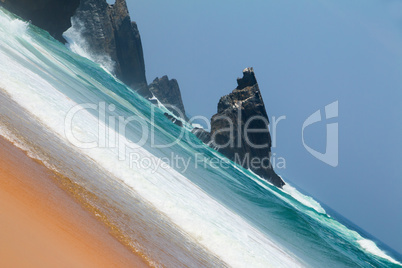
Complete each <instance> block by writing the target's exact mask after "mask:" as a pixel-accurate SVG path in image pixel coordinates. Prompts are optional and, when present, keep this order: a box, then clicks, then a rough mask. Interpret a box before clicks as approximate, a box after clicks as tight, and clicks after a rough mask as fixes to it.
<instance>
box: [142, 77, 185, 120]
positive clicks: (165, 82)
mask: <svg viewBox="0 0 402 268" xmlns="http://www.w3.org/2000/svg"><path fill="white" fill-rule="evenodd" d="M149 90H150V91H151V93H152V94H153V95H154V96H155V97H156V98H157V99H158V100H159V101H160V102H161V103H162V104H163V105H165V106H166V107H167V108H168V109H169V110H170V111H171V112H172V113H174V114H175V115H176V116H179V117H181V118H183V119H187V118H186V111H185V109H184V105H183V100H182V98H181V92H180V88H179V84H178V83H177V80H176V79H172V80H169V78H168V77H167V76H166V75H165V76H163V77H162V78H155V80H154V81H153V82H152V83H151V84H150V85H149Z"/></svg>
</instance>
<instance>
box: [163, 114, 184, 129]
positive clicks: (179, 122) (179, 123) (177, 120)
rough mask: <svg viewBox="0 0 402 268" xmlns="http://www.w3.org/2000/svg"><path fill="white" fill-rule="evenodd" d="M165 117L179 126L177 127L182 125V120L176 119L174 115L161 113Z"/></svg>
mask: <svg viewBox="0 0 402 268" xmlns="http://www.w3.org/2000/svg"><path fill="white" fill-rule="evenodd" d="M163 115H164V116H165V117H166V118H167V119H169V120H170V121H172V123H174V124H175V125H177V126H179V127H183V122H182V121H180V120H179V119H177V118H176V117H174V116H173V115H170V114H168V113H164V114H163Z"/></svg>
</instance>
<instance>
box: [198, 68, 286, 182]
mask: <svg viewBox="0 0 402 268" xmlns="http://www.w3.org/2000/svg"><path fill="white" fill-rule="evenodd" d="M237 84H238V87H237V88H236V89H235V90H233V92H232V93H230V94H229V95H226V96H224V97H222V98H221V99H220V101H219V104H218V113H217V114H215V115H214V116H213V117H212V119H211V133H210V140H209V142H208V141H207V142H208V144H209V145H210V146H211V147H213V148H216V149H217V150H218V151H219V152H221V153H222V154H223V155H225V156H226V157H228V158H229V159H231V160H233V161H235V162H237V163H238V164H240V165H242V166H243V167H245V168H248V169H250V170H252V171H254V172H255V173H256V174H258V175H259V176H261V177H263V178H265V179H266V180H268V181H269V182H271V183H272V184H274V185H275V186H277V187H280V188H281V187H282V186H283V185H285V183H284V181H283V180H282V179H281V178H280V177H279V176H278V175H277V174H276V173H275V171H274V170H273V167H272V165H271V162H270V157H271V145H272V143H271V135H270V133H269V129H268V124H269V119H268V115H267V112H266V109H265V105H264V102H263V100H262V97H261V92H260V89H259V87H258V83H257V80H256V78H255V74H254V70H253V68H247V69H245V70H244V71H243V78H239V79H237ZM245 130H247V133H246V132H245ZM194 133H195V134H196V135H197V136H199V138H200V139H202V140H203V141H204V142H206V140H205V138H206V137H209V136H208V135H206V133H205V132H203V131H200V130H195V131H194ZM258 161H260V164H257V165H255V164H253V163H256V162H258Z"/></svg>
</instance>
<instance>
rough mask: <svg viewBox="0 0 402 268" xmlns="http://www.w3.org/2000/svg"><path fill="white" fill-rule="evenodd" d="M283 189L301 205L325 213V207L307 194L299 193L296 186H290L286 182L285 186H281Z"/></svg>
mask: <svg viewBox="0 0 402 268" xmlns="http://www.w3.org/2000/svg"><path fill="white" fill-rule="evenodd" d="M283 191H284V192H285V193H287V194H289V195H290V196H292V197H293V198H294V199H296V200H297V201H299V202H300V203H302V204H303V205H305V206H307V207H310V208H312V209H314V210H315V211H317V212H319V213H321V214H326V211H325V209H324V208H323V207H321V205H320V203H318V202H317V201H315V200H314V198H312V197H311V196H307V195H304V194H302V193H300V192H299V191H298V190H297V189H296V188H294V187H293V186H291V185H290V184H289V183H286V184H285V186H283Z"/></svg>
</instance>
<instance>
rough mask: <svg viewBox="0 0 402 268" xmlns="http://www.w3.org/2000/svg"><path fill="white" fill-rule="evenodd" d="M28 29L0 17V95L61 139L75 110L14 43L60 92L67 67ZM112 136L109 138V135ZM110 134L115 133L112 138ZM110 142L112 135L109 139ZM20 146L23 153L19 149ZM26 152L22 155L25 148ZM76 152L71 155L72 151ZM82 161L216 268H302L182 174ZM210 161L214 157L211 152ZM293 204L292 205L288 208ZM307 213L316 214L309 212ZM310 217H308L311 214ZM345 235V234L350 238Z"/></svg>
mask: <svg viewBox="0 0 402 268" xmlns="http://www.w3.org/2000/svg"><path fill="white" fill-rule="evenodd" d="M26 29H27V24H26V23H22V22H20V21H18V20H12V19H9V18H7V17H5V16H4V14H2V12H0V62H1V63H2V64H0V90H5V91H6V92H7V94H9V95H10V96H11V97H12V99H13V100H14V101H16V102H17V103H18V104H19V105H21V106H22V107H24V108H25V109H26V110H27V111H29V112H31V113H32V114H34V115H35V117H36V118H37V119H38V120H39V122H40V123H41V124H43V125H44V126H46V127H47V128H48V129H49V130H50V131H52V132H53V133H54V134H55V135H58V136H59V137H60V138H62V139H63V140H66V137H65V129H64V119H65V117H66V114H67V112H68V111H69V110H70V109H71V108H72V107H74V106H75V105H76V104H77V103H76V102H74V101H73V100H72V99H70V98H69V97H68V96H67V95H64V94H63V93H61V92H60V91H58V90H57V89H56V88H55V86H54V84H50V83H49V82H48V81H46V80H45V79H44V78H43V77H42V76H40V75H38V74H37V73H36V72H40V71H42V72H43V73H46V74H47V73H48V72H51V71H52V70H49V69H48V68H47V66H44V65H43V62H41V61H40V60H39V59H38V58H37V57H36V56H35V55H33V54H32V52H30V51H29V50H28V49H27V48H26V47H24V46H23V45H20V44H19V41H18V40H19V39H21V38H24V39H26V41H29V42H28V43H29V44H31V45H33V46H34V48H35V49H36V50H37V51H39V52H40V54H41V55H43V56H44V57H46V58H48V59H49V60H50V61H52V63H54V64H56V65H57V66H58V67H59V68H60V69H61V70H63V72H64V76H63V77H64V78H63V79H67V80H66V82H65V83H64V84H63V83H60V84H59V86H62V85H66V84H68V82H69V80H68V79H75V82H77V81H78V79H79V78H78V76H77V74H76V73H74V70H75V68H74V66H70V65H69V63H68V62H63V60H62V59H61V58H59V57H58V56H57V55H53V54H51V52H49V51H47V50H46V49H45V48H43V47H41V46H40V45H38V44H35V41H34V40H30V39H29V37H28V36H27V34H26ZM7 51H13V52H14V53H15V55H18V60H16V59H15V58H13V55H11V54H10V53H8V52H7ZM26 63H30V64H33V66H35V67H36V68H37V69H36V70H30V69H28V68H27V67H26V66H27V64H26ZM79 75H80V76H82V77H84V79H85V81H90V83H93V85H95V86H96V87H97V88H98V89H99V90H100V91H104V92H106V91H108V89H106V88H104V86H103V85H101V84H100V83H99V82H97V81H95V80H93V78H91V77H90V76H89V75H87V74H85V73H80V74H79ZM85 83H87V82H82V83H81V84H79V83H77V84H75V85H76V86H77V87H78V88H75V90H76V91H77V92H80V91H81V92H84V91H85V90H86V89H85V86H86V84H85ZM109 96H111V97H113V98H115V99H116V102H118V103H119V102H120V103H124V105H125V106H126V107H127V108H128V109H131V110H132V111H136V108H135V107H133V106H131V105H130V104H129V103H127V102H124V100H121V99H119V98H118V97H117V96H115V95H113V94H109ZM74 123H75V124H74V133H75V134H76V135H77V138H80V139H82V140H92V139H94V138H95V139H96V138H97V135H98V134H99V133H98V123H99V122H98V120H97V118H96V117H95V116H94V115H92V114H90V113H89V112H87V111H83V112H81V113H80V114H79V115H77V117H76V118H75V121H74ZM111 132H113V131H112V130H111ZM0 134H3V135H4V136H8V137H9V138H10V139H12V135H11V134H12V133H11V134H10V131H9V130H7V129H6V128H5V127H0ZM115 134H116V133H115ZM116 135H117V134H116ZM20 146H22V147H24V145H23V144H20ZM25 149H26V150H28V149H27V148H25ZM77 150H78V149H77ZM79 150H80V152H82V153H84V154H86V155H87V156H88V159H91V161H94V162H96V163H98V165H99V166H100V167H101V168H103V169H104V170H106V171H109V172H111V173H113V174H114V175H115V176H116V177H118V178H120V180H121V186H123V187H125V185H127V186H129V187H128V190H130V189H131V190H134V191H136V192H137V193H139V194H140V195H141V196H142V197H143V198H144V200H146V201H147V202H150V203H151V204H152V205H153V206H154V207H156V208H158V210H159V211H160V212H161V213H163V214H164V215H166V216H168V217H169V218H170V219H171V220H172V222H174V223H175V224H176V225H177V226H179V227H180V228H181V229H182V230H183V231H184V233H186V234H187V235H189V236H190V237H191V238H192V239H193V240H195V241H197V242H198V243H199V244H200V245H202V246H203V247H205V248H207V249H208V250H210V251H211V252H214V253H216V254H217V255H218V256H219V257H220V258H221V259H222V260H223V261H225V262H226V263H228V264H229V265H230V266H234V267H250V266H252V267H299V266H302V265H303V264H302V263H301V262H300V261H299V260H298V259H297V258H296V257H294V256H293V255H292V254H291V253H289V252H288V251H287V250H286V249H284V248H282V247H281V246H280V245H278V244H276V243H275V242H274V241H273V240H271V239H270V238H269V237H267V235H265V234H263V233H261V232H260V231H258V230H256V229H255V228H254V227H252V226H251V225H250V224H249V223H247V222H246V221H245V220H244V219H242V218H241V217H240V216H238V215H237V214H235V213H234V212H232V211H230V210H228V209H227V208H225V207H224V206H223V205H221V204H220V203H218V202H217V201H215V200H214V199H212V198H211V197H210V196H208V195H207V194H206V193H205V192H204V191H203V190H202V189H200V188H199V187H198V186H196V185H195V184H193V183H192V182H190V181H189V180H188V179H187V178H185V177H184V176H183V175H181V174H180V173H178V172H177V171H175V170H173V169H171V168H165V169H160V170H158V171H157V173H154V174H151V173H150V171H149V170H146V169H136V170H133V169H131V168H130V167H129V165H128V162H127V161H128V160H127V161H126V162H120V161H118V160H117V159H118V158H117V152H116V150H113V149H111V148H110V149H107V148H94V149H79ZM130 152H136V153H139V154H140V155H141V156H142V157H144V158H149V159H156V156H154V155H153V154H151V153H150V152H148V151H146V150H145V149H144V148H137V149H132V150H129V151H127V153H130ZM215 155H216V156H217V157H220V156H219V154H217V153H215ZM235 167H236V168H237V169H238V170H240V171H241V172H243V173H244V175H246V176H248V177H250V178H252V179H254V180H255V181H256V182H257V183H258V184H259V185H261V186H262V187H264V188H266V189H269V190H270V191H272V192H273V193H275V194H276V195H277V196H278V197H280V198H282V199H283V200H285V201H286V202H289V200H288V199H287V198H285V197H284V196H283V195H282V194H281V193H280V192H276V191H273V190H272V189H270V188H269V187H268V186H267V184H266V183H265V182H264V181H262V179H260V178H258V177H256V176H249V175H250V174H247V173H246V172H244V170H243V169H241V168H239V167H237V166H235ZM284 192H285V193H287V194H289V195H291V196H292V197H293V198H294V199H296V200H297V201H298V202H300V203H302V204H303V205H305V206H309V207H312V208H314V209H315V210H316V211H317V212H319V213H325V210H323V209H322V208H321V206H319V204H318V203H317V202H316V201H314V200H313V199H312V198H310V197H307V196H305V195H303V194H301V193H299V192H298V191H297V190H296V189H294V188H293V187H292V186H290V185H289V186H288V187H286V188H284ZM293 205H294V204H293ZM310 213H311V214H315V215H316V214H317V213H313V212H312V211H311V212H310ZM313 216H314V215H313ZM322 218H323V219H321V220H322V221H328V222H324V224H328V225H331V228H338V229H339V232H342V233H343V234H346V235H348V236H350V237H351V238H355V239H356V238H357V243H359V244H360V246H361V247H362V248H363V249H364V250H366V251H367V252H370V253H371V254H374V255H376V256H379V257H381V258H384V259H386V260H389V261H391V262H393V263H398V262H396V261H395V260H393V259H392V258H391V257H389V256H388V255H386V254H385V253H384V252H383V251H381V250H380V249H379V248H378V247H377V246H376V245H375V243H374V242H372V241H370V240H365V239H362V238H361V236H359V235H358V234H357V233H355V232H353V231H350V230H348V229H347V228H346V227H344V226H343V225H341V224H339V223H337V224H336V226H334V222H335V221H333V220H330V219H326V218H324V217H322ZM349 231H350V232H349Z"/></svg>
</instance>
